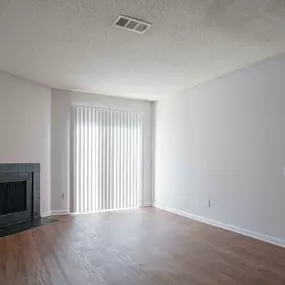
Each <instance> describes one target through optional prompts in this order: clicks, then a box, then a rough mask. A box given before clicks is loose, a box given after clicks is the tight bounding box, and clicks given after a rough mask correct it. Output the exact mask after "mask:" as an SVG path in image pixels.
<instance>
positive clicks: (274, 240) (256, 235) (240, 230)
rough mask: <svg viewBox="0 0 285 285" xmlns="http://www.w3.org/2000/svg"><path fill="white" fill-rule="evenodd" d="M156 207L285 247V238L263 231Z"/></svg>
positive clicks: (157, 206)
mask: <svg viewBox="0 0 285 285" xmlns="http://www.w3.org/2000/svg"><path fill="white" fill-rule="evenodd" d="M154 207H156V208H158V209H161V210H164V211H167V212H170V213H173V214H176V215H180V216H183V217H186V218H189V219H192V220H196V221H198V222H201V223H204V224H208V225H211V226H215V227H218V228H221V229H225V230H229V231H232V232H235V233H239V234H242V235H244V236H248V237H251V238H254V239H258V240H261V241H264V242H267V243H271V244H274V245H278V246H281V247H285V240H283V239H279V238H275V237H272V236H268V235H265V234H262V233H258V232H254V231H250V230H247V229H243V228H239V227H236V226H233V225H228V224H224V223H221V222H218V221H215V220H212V219H208V218H204V217H201V216H197V215H194V214H190V213H187V212H183V211H180V210H176V209H173V208H168V207H163V206H160V205H156V204H155V205H154Z"/></svg>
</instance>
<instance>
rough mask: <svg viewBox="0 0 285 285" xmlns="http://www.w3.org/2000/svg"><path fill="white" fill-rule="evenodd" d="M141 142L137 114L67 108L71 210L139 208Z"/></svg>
mask: <svg viewBox="0 0 285 285" xmlns="http://www.w3.org/2000/svg"><path fill="white" fill-rule="evenodd" d="M142 142H143V114H142V113H133V112H129V111H120V110H110V109H102V108H94V107H82V106H74V107H72V109H71V210H72V211H73V212H92V211H102V210H111V209H123V208H133V207H139V206H141V203H142V157H143V156H142V150H143V146H142Z"/></svg>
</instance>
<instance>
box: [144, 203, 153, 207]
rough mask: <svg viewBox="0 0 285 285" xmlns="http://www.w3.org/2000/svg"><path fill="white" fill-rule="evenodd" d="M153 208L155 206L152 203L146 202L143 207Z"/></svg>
mask: <svg viewBox="0 0 285 285" xmlns="http://www.w3.org/2000/svg"><path fill="white" fill-rule="evenodd" d="M152 206H153V204H152V202H146V203H144V204H143V207H152Z"/></svg>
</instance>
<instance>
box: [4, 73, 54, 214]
mask: <svg viewBox="0 0 285 285" xmlns="http://www.w3.org/2000/svg"><path fill="white" fill-rule="evenodd" d="M50 106H51V90H50V89H49V88H46V87H43V86H41V85H38V84H35V83H33V82H30V81H28V80H24V79H21V78H18V77H15V76H12V75H9V74H6V73H3V72H0V163H40V164H41V212H42V214H48V213H49V211H50V111H51V108H50Z"/></svg>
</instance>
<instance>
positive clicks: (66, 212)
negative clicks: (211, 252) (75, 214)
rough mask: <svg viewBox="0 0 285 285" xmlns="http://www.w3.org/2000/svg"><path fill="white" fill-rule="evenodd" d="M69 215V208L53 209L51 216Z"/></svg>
mask: <svg viewBox="0 0 285 285" xmlns="http://www.w3.org/2000/svg"><path fill="white" fill-rule="evenodd" d="M59 215H69V210H53V211H51V216H59Z"/></svg>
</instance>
